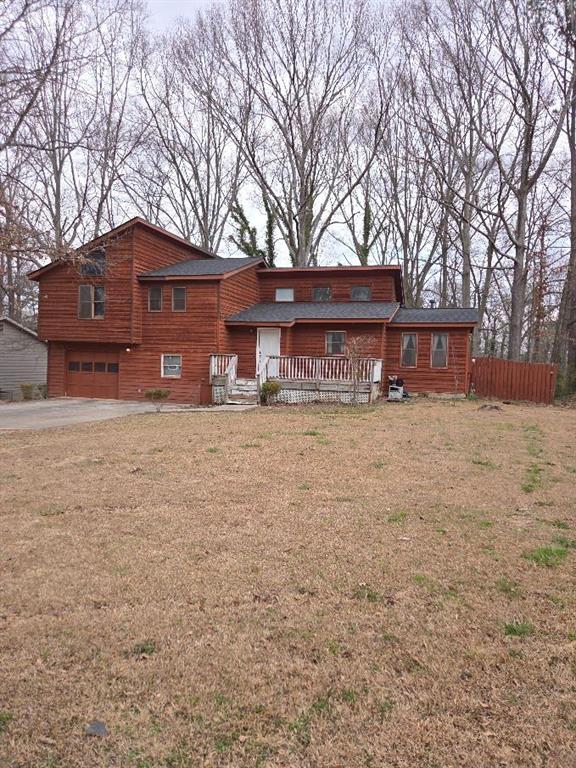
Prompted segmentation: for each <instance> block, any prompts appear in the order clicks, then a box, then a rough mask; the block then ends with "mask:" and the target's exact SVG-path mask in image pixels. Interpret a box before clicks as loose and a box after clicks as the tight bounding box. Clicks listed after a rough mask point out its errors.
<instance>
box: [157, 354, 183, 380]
mask: <svg viewBox="0 0 576 768" xmlns="http://www.w3.org/2000/svg"><path fill="white" fill-rule="evenodd" d="M161 369H162V378H163V379H179V378H180V377H181V376H182V355H162V363H161Z"/></svg>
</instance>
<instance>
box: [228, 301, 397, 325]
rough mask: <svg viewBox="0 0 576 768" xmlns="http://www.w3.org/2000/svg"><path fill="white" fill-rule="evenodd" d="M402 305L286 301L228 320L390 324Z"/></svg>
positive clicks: (234, 322) (248, 310) (249, 309)
mask: <svg viewBox="0 0 576 768" xmlns="http://www.w3.org/2000/svg"><path fill="white" fill-rule="evenodd" d="M399 306H400V305H399V304H398V302H395V301H341V302H329V301H284V302H281V301H279V302H272V303H267V304H254V305H253V306H251V307H247V308H246V309H243V310H242V311H241V312H238V313H237V314H235V315H231V316H230V317H228V318H226V322H227V323H228V324H231V325H255V324H258V323H268V324H270V323H276V324H279V325H285V324H290V325H292V324H293V323H295V322H298V321H300V322H305V321H307V320H310V321H317V320H354V321H359V320H365V321H367V322H383V321H384V320H389V319H390V318H391V317H392V315H393V314H394V313H395V312H396V310H397V309H398V307H399Z"/></svg>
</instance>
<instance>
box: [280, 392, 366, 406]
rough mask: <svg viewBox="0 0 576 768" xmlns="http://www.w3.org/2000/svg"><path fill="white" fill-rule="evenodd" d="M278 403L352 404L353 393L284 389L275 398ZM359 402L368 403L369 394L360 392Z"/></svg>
mask: <svg viewBox="0 0 576 768" xmlns="http://www.w3.org/2000/svg"><path fill="white" fill-rule="evenodd" d="M274 400H275V402H277V403H351V402H352V392H318V391H315V390H305V389H282V390H280V392H279V393H278V394H277V395H276V396H275V398H274ZM357 402H359V403H367V402H369V399H368V392H359V393H358V396H357Z"/></svg>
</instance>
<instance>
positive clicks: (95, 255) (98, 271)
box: [80, 248, 106, 277]
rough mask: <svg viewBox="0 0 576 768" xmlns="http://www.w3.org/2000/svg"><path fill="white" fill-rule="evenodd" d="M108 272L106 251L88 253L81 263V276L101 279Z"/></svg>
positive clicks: (101, 249) (99, 250)
mask: <svg viewBox="0 0 576 768" xmlns="http://www.w3.org/2000/svg"><path fill="white" fill-rule="evenodd" d="M105 272H106V251H105V250H104V249H103V248H99V249H98V250H96V251H90V253H87V254H86V255H85V256H84V257H83V259H82V261H81V263H80V274H81V275H82V276H83V277H99V276H100V275H103V274H104V273H105Z"/></svg>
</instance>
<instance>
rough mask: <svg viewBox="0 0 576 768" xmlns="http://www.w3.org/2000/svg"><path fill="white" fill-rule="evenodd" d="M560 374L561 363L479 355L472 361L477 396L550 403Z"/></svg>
mask: <svg viewBox="0 0 576 768" xmlns="http://www.w3.org/2000/svg"><path fill="white" fill-rule="evenodd" d="M557 373H558V366H557V365H550V364H549V363H517V362H513V361H511V360H501V359H500V358H498V357H476V358H474V359H473V361H472V378H471V390H472V391H473V392H475V393H476V394H477V395H478V397H497V398H499V399H501V400H530V401H531V402H534V403H551V402H552V400H553V399H554V392H555V391H556V376H557Z"/></svg>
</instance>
